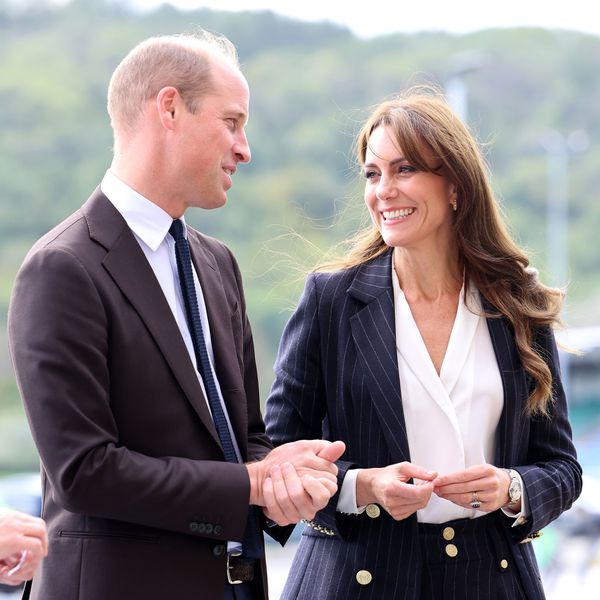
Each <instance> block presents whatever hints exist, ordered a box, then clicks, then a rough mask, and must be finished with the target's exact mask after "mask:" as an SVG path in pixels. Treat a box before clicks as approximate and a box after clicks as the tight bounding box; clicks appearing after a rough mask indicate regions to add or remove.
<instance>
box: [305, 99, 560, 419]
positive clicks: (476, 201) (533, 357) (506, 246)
mask: <svg viewBox="0 0 600 600" xmlns="http://www.w3.org/2000/svg"><path fill="white" fill-rule="evenodd" d="M379 126H386V127H388V128H389V130H390V131H391V132H392V133H393V134H394V136H395V141H396V143H397V144H398V146H399V148H401V149H402V154H403V156H404V157H405V158H406V159H407V160H408V162H410V163H411V164H412V165H414V166H415V167H417V168H418V169H421V170H423V171H428V172H433V173H437V174H439V175H443V176H445V177H447V178H448V179H449V180H450V181H451V182H452V183H453V184H454V185H455V186H456V192H457V194H456V198H457V206H456V212H454V223H453V227H454V233H455V236H456V243H457V247H458V253H459V259H460V261H461V266H462V267H463V268H464V273H465V285H468V284H469V282H471V283H472V284H474V285H475V286H476V287H477V289H478V290H479V291H480V293H481V295H482V296H483V298H484V299H485V300H486V301H487V302H488V303H489V304H490V305H491V306H492V307H493V308H494V309H495V310H496V311H498V313H494V314H492V315H487V316H496V317H498V316H504V317H506V319H508V321H509V323H510V324H511V326H512V328H513V330H514V333H515V340H516V345H517V350H518V353H519V355H520V358H521V362H522V364H523V367H524V369H525V371H526V372H527V373H528V374H529V375H530V376H531V378H532V379H533V382H534V383H535V386H534V388H533V390H532V391H531V394H530V396H529V400H528V403H527V413H528V414H535V413H540V414H548V408H549V406H550V404H551V403H552V401H553V394H552V374H551V372H550V369H549V367H548V365H547V364H546V362H545V361H544V359H543V357H542V356H540V354H539V353H538V351H537V348H536V343H535V340H534V330H535V329H536V328H538V327H549V326H553V325H555V324H558V323H560V319H559V312H560V308H561V305H562V300H563V292H562V291H561V290H559V289H555V288H550V287H547V286H545V285H543V284H542V283H541V282H540V281H539V280H538V278H537V271H536V270H535V269H533V268H531V267H529V260H528V258H527V256H526V254H525V252H524V251H523V250H522V249H521V248H519V246H518V245H517V244H516V243H515V242H514V241H513V239H512V238H511V236H510V235H509V233H508V231H507V229H506V226H505V225H504V223H503V220H502V217H501V214H500V210H499V207H498V204H497V202H496V200H495V199H494V196H493V193H492V190H491V186H490V183H489V179H488V172H487V167H486V165H485V162H484V160H483V157H482V154H481V151H480V149H479V146H478V144H477V142H476V141H475V139H474V138H473V136H472V135H471V134H470V132H469V131H468V129H467V128H466V127H465V125H464V124H463V123H462V122H461V121H460V119H459V118H458V117H457V116H456V115H455V114H454V113H453V112H452V110H451V109H450V107H449V106H448V104H447V102H446V101H445V100H444V99H443V97H442V96H441V94H439V93H437V92H435V91H434V90H431V89H429V88H427V89H423V88H417V89H414V88H413V89H411V90H408V91H407V92H406V93H404V94H402V95H400V96H398V97H396V98H394V99H392V100H389V101H386V102H383V103H382V104H380V105H379V106H378V107H377V108H376V109H375V110H374V111H373V113H372V114H371V116H370V117H369V118H368V119H367V121H366V123H365V124H364V125H363V127H362V129H361V130H360V132H359V134H358V137H357V140H356V152H357V157H358V160H359V162H360V164H361V165H364V162H365V155H366V152H367V148H368V145H369V139H370V137H371V134H372V133H373V131H374V130H375V129H376V128H377V127H379ZM426 152H430V153H432V154H433V156H435V157H436V158H437V159H438V161H439V162H438V161H436V168H435V169H434V168H432V167H430V166H429V165H428V160H427V158H428V156H427V154H426ZM429 160H430V159H429ZM430 162H431V161H430ZM440 164H441V167H440V166H439V165H440ZM388 250H389V246H388V245H387V244H386V243H385V242H384V241H383V238H382V237H381V234H380V233H379V231H378V229H377V228H376V227H375V226H372V227H369V228H367V229H365V230H364V231H361V232H359V233H358V234H357V236H356V237H354V238H353V239H352V240H351V243H350V250H349V252H348V254H347V256H346V258H345V259H342V260H338V261H335V262H329V263H327V264H323V265H321V266H319V267H317V270H331V269H345V268H350V267H353V266H357V265H360V264H362V263H365V262H367V261H369V260H371V259H373V258H375V257H376V256H379V255H380V254H383V253H384V252H386V251H388Z"/></svg>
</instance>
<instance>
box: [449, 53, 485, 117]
mask: <svg viewBox="0 0 600 600" xmlns="http://www.w3.org/2000/svg"><path fill="white" fill-rule="evenodd" d="M487 62H488V56H487V54H486V53H485V52H484V51H483V50H466V51H465V52H458V53H457V54H453V55H452V56H450V58H449V59H448V63H447V64H448V71H447V73H446V78H445V83H444V90H445V94H446V99H447V100H448V104H449V105H450V108H452V110H453V111H454V112H455V113H456V115H457V116H458V118H459V119H460V120H461V121H462V122H463V123H465V124H466V123H467V119H468V117H469V92H468V89H467V86H466V84H465V81H464V76H465V75H466V74H467V73H470V72H471V71H477V70H479V69H481V68H482V67H483V66H485V64H486V63H487Z"/></svg>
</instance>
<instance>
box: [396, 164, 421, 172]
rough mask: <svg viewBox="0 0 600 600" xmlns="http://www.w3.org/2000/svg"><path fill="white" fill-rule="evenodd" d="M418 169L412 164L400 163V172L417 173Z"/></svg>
mask: <svg viewBox="0 0 600 600" xmlns="http://www.w3.org/2000/svg"><path fill="white" fill-rule="evenodd" d="M416 171H417V169H415V168H414V167H411V166H410V165H400V167H398V173H416Z"/></svg>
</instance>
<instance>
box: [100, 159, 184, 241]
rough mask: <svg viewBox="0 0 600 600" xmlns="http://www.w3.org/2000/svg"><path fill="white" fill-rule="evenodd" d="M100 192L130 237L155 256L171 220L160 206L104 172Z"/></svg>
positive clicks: (167, 231) (109, 172)
mask: <svg viewBox="0 0 600 600" xmlns="http://www.w3.org/2000/svg"><path fill="white" fill-rule="evenodd" d="M100 189H101V190H102V193H103V194H104V195H105V196H106V197H107V198H108V199H109V200H110V202H111V203H112V204H113V205H114V207H115V208H116V209H117V210H118V211H119V213H121V216H122V217H123V218H124V219H125V222H126V223H127V225H128V226H129V228H130V229H131V230H132V231H133V233H134V234H135V235H136V236H137V237H138V238H139V239H140V240H142V241H143V242H144V244H146V245H147V246H148V247H149V248H150V249H151V250H152V251H153V252H155V251H156V249H157V248H158V247H159V246H160V245H161V244H162V242H163V240H164V239H165V236H166V235H167V233H169V228H170V227H171V223H173V217H171V215H169V214H168V213H167V212H165V211H164V210H163V209H162V208H160V206H158V205H156V204H154V202H152V201H151V200H148V198H145V197H144V196H142V195H141V194H139V193H138V192H136V191H135V190H134V189H132V188H130V187H129V186H128V185H127V184H126V183H125V182H123V181H121V180H120V179H119V178H118V177H117V176H116V175H114V173H112V172H111V171H110V169H109V170H108V171H106V174H105V175H104V178H103V179H102V183H101V184H100ZM181 221H182V222H183V224H184V226H185V220H184V218H183V217H181ZM184 232H185V227H184Z"/></svg>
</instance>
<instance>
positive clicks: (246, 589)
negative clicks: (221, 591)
mask: <svg viewBox="0 0 600 600" xmlns="http://www.w3.org/2000/svg"><path fill="white" fill-rule="evenodd" d="M259 597H261V596H258V595H257V593H256V592H255V590H254V588H253V587H252V585H251V584H249V583H240V584H239V585H229V584H228V583H226V584H225V596H224V600H258V598H259Z"/></svg>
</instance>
